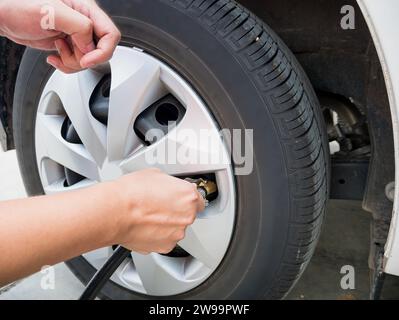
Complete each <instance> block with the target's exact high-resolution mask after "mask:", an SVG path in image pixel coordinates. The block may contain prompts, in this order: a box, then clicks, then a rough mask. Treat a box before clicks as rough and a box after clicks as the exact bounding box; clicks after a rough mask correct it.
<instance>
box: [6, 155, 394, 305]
mask: <svg viewBox="0 0 399 320" xmlns="http://www.w3.org/2000/svg"><path fill="white" fill-rule="evenodd" d="M24 196H25V190H24V188H23V184H22V180H21V177H20V174H19V169H18V165H17V161H16V155H15V152H7V153H2V152H1V151H0V200H7V199H14V198H20V197H24ZM369 224H370V215H369V214H368V213H366V212H364V211H363V210H362V209H361V204H360V203H359V202H349V201H331V202H330V204H329V207H328V214H327V219H326V223H325V226H324V230H323V233H322V236H321V239H320V243H319V246H318V248H317V251H316V254H315V256H314V257H313V259H312V262H311V263H310V265H309V267H308V268H307V270H306V271H305V273H304V275H303V277H302V279H301V280H300V281H299V282H298V284H297V285H296V287H295V288H294V289H293V291H292V292H291V294H290V295H289V297H288V298H289V299H301V300H305V299H334V300H335V299H340V300H355V299H356V300H358V299H367V298H368V288H369V270H368V268H367V259H368V249H369V229H370V228H369ZM346 265H350V266H353V267H354V272H355V289H354V290H343V289H342V288H341V286H340V283H341V279H342V277H343V276H344V275H343V274H341V273H340V271H341V268H342V267H343V266H346ZM48 275H49V273H48V272H44V273H39V274H36V275H34V276H32V277H29V278H27V279H25V280H23V281H21V282H19V283H18V284H17V285H16V286H14V287H12V288H10V290H8V291H6V292H4V293H2V294H1V293H0V300H25V299H33V300H55V299H56V300H60V299H76V298H77V297H78V296H79V295H80V293H81V292H82V290H83V286H82V284H81V283H80V282H79V281H78V280H76V278H75V277H74V276H73V275H72V273H71V272H70V271H69V270H68V269H67V268H66V267H65V265H64V264H60V265H57V266H56V267H55V269H54V279H55V282H54V287H52V286H50V287H48V288H47V290H45V289H43V288H42V287H43V284H44V287H46V286H47V285H48V282H47V280H46V279H48V277H47V276H48ZM0 291H1V290H0ZM383 298H384V299H397V298H399V278H396V277H388V278H387V280H386V284H385V288H384V291H383Z"/></svg>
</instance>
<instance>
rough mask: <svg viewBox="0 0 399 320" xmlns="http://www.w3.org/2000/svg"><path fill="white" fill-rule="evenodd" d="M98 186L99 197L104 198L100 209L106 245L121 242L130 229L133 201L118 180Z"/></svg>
mask: <svg viewBox="0 0 399 320" xmlns="http://www.w3.org/2000/svg"><path fill="white" fill-rule="evenodd" d="M98 187H99V188H101V194H102V195H101V198H102V199H103V200H105V203H104V204H103V210H101V211H102V215H103V219H104V221H106V233H107V237H106V238H107V239H108V240H107V241H108V242H109V243H108V244H107V245H108V246H110V245H115V244H120V243H123V242H124V241H125V239H126V237H128V235H129V234H130V231H131V226H132V214H131V213H132V212H133V209H134V204H133V203H134V201H133V200H132V198H131V197H130V196H129V195H128V192H127V190H125V189H126V188H124V186H123V185H121V183H120V182H119V181H118V180H116V181H110V182H105V183H102V184H99V185H98Z"/></svg>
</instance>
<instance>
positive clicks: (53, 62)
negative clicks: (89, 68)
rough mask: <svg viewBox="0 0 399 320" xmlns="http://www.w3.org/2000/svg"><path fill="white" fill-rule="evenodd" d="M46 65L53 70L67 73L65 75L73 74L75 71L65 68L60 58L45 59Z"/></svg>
mask: <svg viewBox="0 0 399 320" xmlns="http://www.w3.org/2000/svg"><path fill="white" fill-rule="evenodd" d="M47 63H48V64H49V65H51V66H53V67H54V68H56V69H58V70H60V71H62V72H64V73H67V74H71V73H75V72H76V70H73V69H70V68H68V67H66V66H65V65H64V63H63V62H62V60H61V58H60V57H58V56H56V55H51V56H49V57H48V58H47Z"/></svg>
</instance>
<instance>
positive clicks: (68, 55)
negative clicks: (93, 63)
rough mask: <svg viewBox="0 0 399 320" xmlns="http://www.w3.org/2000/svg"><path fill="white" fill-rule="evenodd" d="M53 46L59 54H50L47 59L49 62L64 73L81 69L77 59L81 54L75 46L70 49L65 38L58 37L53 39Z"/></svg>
mask: <svg viewBox="0 0 399 320" xmlns="http://www.w3.org/2000/svg"><path fill="white" fill-rule="evenodd" d="M55 47H56V48H57V51H58V54H59V56H56V55H52V56H50V57H49V58H48V59H47V62H48V63H49V64H51V65H52V66H53V67H55V68H57V69H59V70H61V71H62V72H64V73H74V72H78V71H80V70H82V67H81V65H80V62H79V61H80V59H81V58H82V56H83V54H82V53H81V52H80V50H79V49H78V48H77V47H76V46H75V47H74V48H73V49H71V47H70V44H69V43H68V42H67V41H66V40H65V39H58V40H56V41H55Z"/></svg>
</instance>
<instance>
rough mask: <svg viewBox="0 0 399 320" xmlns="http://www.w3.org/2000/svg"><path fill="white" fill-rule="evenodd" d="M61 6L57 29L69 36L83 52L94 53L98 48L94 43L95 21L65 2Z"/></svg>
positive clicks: (58, 13) (58, 12)
mask: <svg viewBox="0 0 399 320" xmlns="http://www.w3.org/2000/svg"><path fill="white" fill-rule="evenodd" d="M59 6H60V7H59V8H58V10H57V11H56V12H57V16H56V19H55V29H56V30H57V31H60V32H63V33H65V34H67V35H69V36H70V37H71V39H72V41H73V42H74V44H75V45H76V47H77V48H78V49H79V50H80V51H81V52H83V53H88V52H90V51H93V50H94V49H95V48H96V46H95V44H94V41H93V31H94V28H93V21H92V20H91V19H90V18H89V17H87V16H85V15H84V14H82V13H80V12H79V11H76V10H74V9H73V8H71V7H70V6H68V5H66V4H65V3H63V2H60V4H59Z"/></svg>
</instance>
